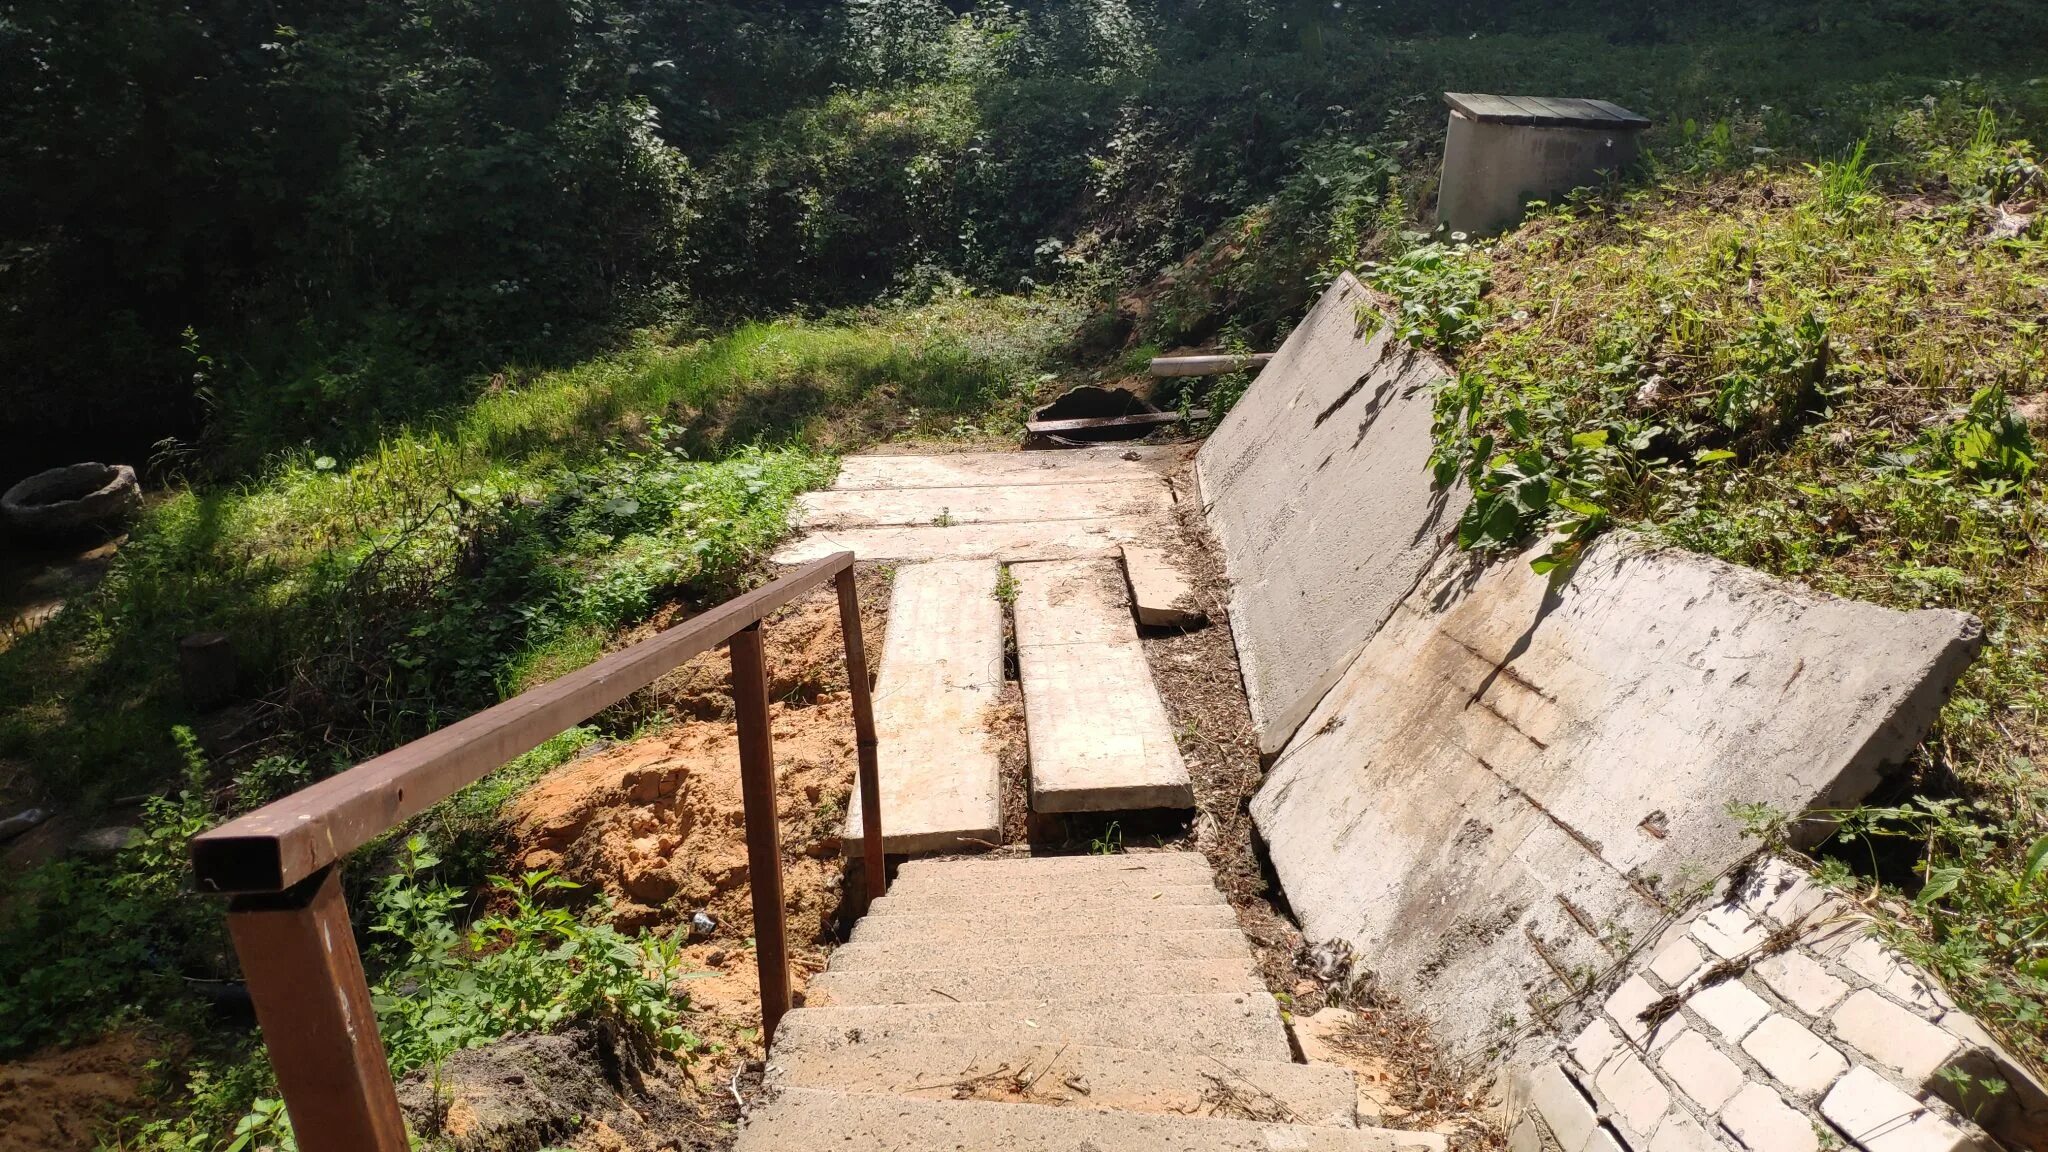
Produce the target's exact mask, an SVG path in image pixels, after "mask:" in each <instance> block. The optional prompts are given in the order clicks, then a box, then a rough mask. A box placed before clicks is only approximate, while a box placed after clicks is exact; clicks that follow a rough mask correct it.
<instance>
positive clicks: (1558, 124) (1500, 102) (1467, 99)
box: [1444, 92, 1650, 128]
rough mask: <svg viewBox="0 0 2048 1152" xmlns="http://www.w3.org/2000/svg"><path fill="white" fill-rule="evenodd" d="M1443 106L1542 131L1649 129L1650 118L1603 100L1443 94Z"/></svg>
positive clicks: (1474, 116) (1483, 119)
mask: <svg viewBox="0 0 2048 1152" xmlns="http://www.w3.org/2000/svg"><path fill="white" fill-rule="evenodd" d="M1444 103H1446V104H1449V105H1450V106H1451V107H1452V108H1454V109H1456V110H1457V111H1458V112H1461V113H1463V114H1464V115H1466V116H1468V117H1470V118H1472V119H1474V120H1477V121H1480V122H1481V123H1485V124H1534V125H1537V126H1539V127H1544V128H1648V127H1649V126H1650V118H1649V117H1647V116H1639V115H1637V114H1636V113H1634V112H1631V111H1629V110H1628V109H1626V108H1623V107H1622V106H1621V105H1619V104H1610V103H1608V102H1607V101H1605V100H1577V99H1569V98H1561V97H1552V96H1491V95H1487V94H1485V93H1481V92H1446V93H1444Z"/></svg>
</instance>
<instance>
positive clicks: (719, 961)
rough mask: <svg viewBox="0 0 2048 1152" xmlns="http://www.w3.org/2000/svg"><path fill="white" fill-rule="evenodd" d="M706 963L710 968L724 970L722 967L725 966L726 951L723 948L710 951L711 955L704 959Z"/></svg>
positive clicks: (708, 954)
mask: <svg viewBox="0 0 2048 1152" xmlns="http://www.w3.org/2000/svg"><path fill="white" fill-rule="evenodd" d="M704 963H705V964H706V965H708V966H709V967H712V968H722V967H724V966H725V949H723V948H713V949H712V950H711V951H710V952H709V953H707V954H706V955H705V957H704Z"/></svg>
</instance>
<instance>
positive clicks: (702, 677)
mask: <svg viewBox="0 0 2048 1152" xmlns="http://www.w3.org/2000/svg"><path fill="white" fill-rule="evenodd" d="M858 582H859V586H860V600H861V627H862V630H863V631H864V632H865V633H866V635H867V652H868V666H869V667H870V668H876V667H879V666H880V665H881V659H882V624H883V621H884V619H885V617H886V613H887V610H888V599H889V581H888V577H887V575H886V574H883V573H878V572H872V571H863V572H862V573H861V574H860V576H859V580H858ZM687 615H688V614H687V613H685V612H684V611H683V610H682V609H681V608H680V607H674V606H672V607H671V608H669V609H666V610H664V611H662V612H658V613H656V614H655V616H654V617H653V618H652V619H650V620H648V621H647V623H645V624H643V625H641V626H640V627H639V628H637V629H634V630H633V631H632V632H630V633H628V634H627V635H626V636H624V637H622V639H623V640H624V641H627V642H630V641H635V640H640V639H643V638H644V637H647V636H652V635H654V634H655V633H657V632H660V631H662V630H663V629H666V628H673V627H675V626H676V625H677V624H680V623H682V622H683V620H684V619H686V618H687ZM763 636H764V639H765V642H766V655H767V660H768V697H769V699H771V700H782V701H787V702H790V703H812V702H815V701H817V700H818V698H819V697H821V696H823V695H825V694H826V693H828V692H844V691H846V689H847V683H846V659H845V651H846V649H845V647H844V645H845V641H844V640H843V639H842V638H841V636H840V634H839V599H838V596H837V595H836V594H835V593H834V592H833V591H832V590H831V588H830V587H829V586H828V587H827V588H825V589H824V590H822V591H820V592H816V593H813V594H812V595H810V596H807V597H805V598H804V599H802V600H800V601H798V602H797V603H795V604H792V605H790V606H789V607H788V608H785V609H783V611H782V612H780V613H778V614H777V615H775V616H773V617H770V618H769V621H768V623H767V624H766V626H765V627H764V628H763ZM654 699H655V701H656V702H657V704H658V706H659V707H661V708H662V709H665V710H669V711H672V712H674V713H676V714H679V715H684V716H695V717H697V718H699V719H703V720H712V719H730V718H731V716H732V661H731V660H730V659H729V658H728V657H727V656H726V654H725V650H724V649H723V648H720V649H717V650H716V651H712V652H706V653H705V654H703V655H702V656H699V657H697V658H696V659H695V660H692V661H690V662H689V663H687V664H685V665H683V666H682V667H681V668H678V669H676V670H675V671H674V672H671V673H669V674H668V675H666V676H664V677H662V678H661V679H660V680H658V681H656V682H655V685H654Z"/></svg>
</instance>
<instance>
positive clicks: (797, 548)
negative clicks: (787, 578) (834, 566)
mask: <svg viewBox="0 0 2048 1152" xmlns="http://www.w3.org/2000/svg"><path fill="white" fill-rule="evenodd" d="M1172 523H1173V521H1172V520H1171V519H1170V518H1168V517H1163V516H1162V517H1155V518H1153V519H1151V520H1143V519H1139V518H1137V517H1134V516H1110V517H1104V518H1102V519H1097V520H1054V521H1050V522H1042V523H1037V524H954V525H952V526H950V527H945V528H940V527H935V526H925V527H909V528H900V527H899V528H820V529H818V530H816V531H813V532H807V533H805V534H804V537H803V538H802V539H801V540H796V541H793V542H791V543H789V544H785V545H783V546H782V547H781V548H780V549H778V550H777V551H776V553H775V555H774V556H772V557H770V559H772V560H773V561H774V562H775V563H777V564H808V563H810V562H811V561H813V560H822V559H824V558H825V557H827V556H830V555H831V554H833V553H834V552H851V553H853V554H854V555H856V556H858V557H860V558H861V559H863V560H900V561H904V562H906V563H909V562H918V563H922V562H928V561H943V560H1003V561H1010V560H1073V559H1078V558H1082V557H1105V556H1119V555H1122V553H1123V546H1124V545H1126V544H1134V543H1136V542H1138V541H1139V540H1143V539H1145V538H1146V537H1147V536H1149V535H1151V534H1152V533H1153V532H1155V531H1158V530H1159V528H1160V527H1161V526H1168V525H1171V524H1172Z"/></svg>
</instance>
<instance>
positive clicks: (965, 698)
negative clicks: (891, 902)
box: [844, 560, 1003, 855]
mask: <svg viewBox="0 0 2048 1152" xmlns="http://www.w3.org/2000/svg"><path fill="white" fill-rule="evenodd" d="M997 571H998V570H997V566H996V564H995V563H994V562H993V561H987V560H978V561H965V562H955V563H943V564H917V565H905V566H904V567H902V568H900V569H898V570H897V572H896V579H895V583H894V586H893V587H892V588H891V590H890V594H889V635H888V640H887V642H886V646H885V648H884V651H883V654H882V670H881V676H880V678H879V680H878V681H877V683H876V685H875V730H876V736H877V737H878V739H879V740H880V747H879V748H878V750H877V752H878V762H879V764H880V768H881V783H882V842H883V847H884V848H885V849H886V850H887V851H889V852H892V853H917V852H958V851H961V850H962V849H971V848H973V847H975V846H976V844H975V842H977V841H979V842H985V843H1000V842H1001V840H1002V827H1003V820H1002V792H1001V785H1000V781H999V777H1000V774H1001V769H1000V766H999V764H998V763H997V758H996V751H995V748H994V746H993V744H992V742H991V741H990V739H989V735H988V731H987V728H986V725H985V720H984V716H985V713H986V711H987V709H988V707H989V706H990V705H991V704H993V703H994V702H995V700H996V697H997V696H998V695H999V694H1000V693H1001V691H1002V683H1003V617H1002V605H1001V604H1000V603H998V602H997V601H996V599H995V586H996V576H997ZM862 827H863V822H862V819H861V809H860V804H859V802H858V801H857V800H856V801H855V802H854V803H853V804H851V805H849V810H848V812H847V816H846V833H845V838H844V847H845V850H846V851H847V852H848V853H849V854H853V855H857V854H858V853H859V852H860V842H861V829H862Z"/></svg>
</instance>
